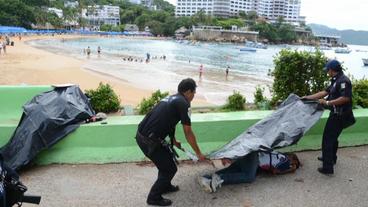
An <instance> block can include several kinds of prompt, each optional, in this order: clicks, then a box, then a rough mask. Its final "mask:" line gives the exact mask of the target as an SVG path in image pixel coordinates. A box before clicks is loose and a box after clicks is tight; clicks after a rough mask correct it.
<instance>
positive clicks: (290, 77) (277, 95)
mask: <svg viewBox="0 0 368 207" xmlns="http://www.w3.org/2000/svg"><path fill="white" fill-rule="evenodd" d="M273 62H274V65H275V68H274V70H273V71H272V72H271V75H272V76H273V77H274V82H273V85H272V92H273V94H272V100H271V103H272V104H273V105H274V104H275V103H277V102H279V101H282V100H284V99H286V98H287V97H288V96H289V94H290V93H294V94H297V95H299V96H305V95H309V94H313V93H316V92H318V91H321V90H323V89H325V87H326V86H327V83H328V82H327V81H328V77H327V74H326V73H325V72H324V71H323V70H322V68H323V67H324V65H325V64H326V62H327V57H325V56H324V54H323V53H321V52H320V51H318V50H317V51H316V52H306V51H301V52H299V51H296V50H285V49H284V50H281V51H280V53H278V54H277V55H276V57H275V58H274V61H273Z"/></svg>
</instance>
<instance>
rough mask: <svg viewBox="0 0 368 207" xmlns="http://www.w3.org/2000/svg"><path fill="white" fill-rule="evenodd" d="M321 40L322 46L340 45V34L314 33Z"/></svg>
mask: <svg viewBox="0 0 368 207" xmlns="http://www.w3.org/2000/svg"><path fill="white" fill-rule="evenodd" d="M314 36H315V37H316V38H318V40H319V44H320V45H322V46H329V47H336V46H339V45H340V43H339V40H340V38H341V37H340V36H335V35H320V34H319V35H316V34H315V35H314Z"/></svg>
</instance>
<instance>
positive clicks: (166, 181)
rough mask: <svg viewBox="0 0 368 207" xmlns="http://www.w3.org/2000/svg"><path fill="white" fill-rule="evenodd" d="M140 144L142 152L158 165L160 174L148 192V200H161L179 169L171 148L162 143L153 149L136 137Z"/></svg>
mask: <svg viewBox="0 0 368 207" xmlns="http://www.w3.org/2000/svg"><path fill="white" fill-rule="evenodd" d="M141 138H142V137H141ZM136 141H137V144H138V146H139V147H140V148H141V150H142V152H143V153H144V154H145V155H146V156H147V157H148V158H149V159H150V160H152V162H153V163H154V164H155V165H156V167H157V169H158V176H157V180H156V182H155V183H154V184H153V186H152V187H151V190H150V192H149V194H148V198H147V199H148V200H161V199H162V193H163V192H165V191H166V190H167V189H168V188H169V187H170V186H171V180H172V179H173V177H174V176H175V173H176V171H177V170H178V169H177V167H176V164H175V162H174V160H173V156H172V154H170V152H169V150H168V149H167V148H165V147H163V146H162V145H161V144H159V145H158V146H156V147H155V148H154V149H151V148H150V147H151V145H149V144H147V143H145V142H142V141H141V140H140V139H139V138H137V139H136Z"/></svg>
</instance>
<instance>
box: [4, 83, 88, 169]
mask: <svg viewBox="0 0 368 207" xmlns="http://www.w3.org/2000/svg"><path fill="white" fill-rule="evenodd" d="M23 109H24V112H23V115H22V118H21V120H20V122H19V124H18V127H17V128H16V130H15V132H14V134H13V136H12V137H11V139H10V140H9V142H8V143H7V144H6V145H5V146H3V147H2V148H1V149H0V153H1V154H2V156H3V157H4V162H5V163H6V164H7V165H8V166H9V167H10V168H11V169H20V168H21V167H23V166H24V165H26V164H28V163H29V162H30V161H31V160H32V159H33V158H34V157H35V156H36V155H37V154H38V153H39V152H40V151H41V150H43V149H48V148H50V147H51V146H53V145H54V144H55V143H56V142H58V141H59V140H61V139H62V138H64V137H65V136H66V135H68V134H69V133H71V132H73V131H74V130H75V129H77V128H78V127H79V125H80V123H81V122H82V121H84V120H86V119H89V118H91V117H92V116H93V115H94V113H95V112H94V111H93V109H92V107H91V105H90V103H89V101H88V98H87V97H86V96H85V95H84V94H83V92H82V91H81V90H80V89H79V87H78V86H70V87H59V88H55V89H54V90H52V91H48V92H44V93H42V94H40V95H37V96H35V97H34V98H33V99H32V100H31V101H29V102H28V103H26V104H25V105H24V106H23Z"/></svg>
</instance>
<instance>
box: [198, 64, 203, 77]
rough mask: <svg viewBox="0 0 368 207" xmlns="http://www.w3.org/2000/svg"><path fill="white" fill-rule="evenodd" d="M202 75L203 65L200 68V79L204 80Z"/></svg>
mask: <svg viewBox="0 0 368 207" xmlns="http://www.w3.org/2000/svg"><path fill="white" fill-rule="evenodd" d="M202 74H203V65H202V64H201V65H200V66H199V78H202Z"/></svg>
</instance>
